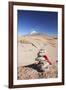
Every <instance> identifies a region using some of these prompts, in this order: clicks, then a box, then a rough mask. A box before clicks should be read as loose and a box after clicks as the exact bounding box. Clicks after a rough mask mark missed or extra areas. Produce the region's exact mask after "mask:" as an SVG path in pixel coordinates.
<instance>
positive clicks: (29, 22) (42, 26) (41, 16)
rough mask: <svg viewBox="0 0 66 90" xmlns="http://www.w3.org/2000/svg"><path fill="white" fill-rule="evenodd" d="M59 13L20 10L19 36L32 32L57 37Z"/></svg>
mask: <svg viewBox="0 0 66 90" xmlns="http://www.w3.org/2000/svg"><path fill="white" fill-rule="evenodd" d="M57 20H58V13H57V12H49V11H29V10H18V12H17V29H18V35H26V34H29V33H31V32H32V31H36V32H39V33H46V34H49V35H57V31H58V21H57Z"/></svg>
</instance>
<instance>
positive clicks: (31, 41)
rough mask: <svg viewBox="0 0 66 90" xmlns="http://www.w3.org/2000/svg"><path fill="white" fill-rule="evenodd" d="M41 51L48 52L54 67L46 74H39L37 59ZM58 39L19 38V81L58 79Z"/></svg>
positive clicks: (42, 36)
mask: <svg viewBox="0 0 66 90" xmlns="http://www.w3.org/2000/svg"><path fill="white" fill-rule="evenodd" d="M40 49H45V50H46V55H47V56H48V57H49V59H50V61H51V62H52V65H49V69H48V70H47V71H44V72H39V71H38V69H37V68H36V65H35V59H36V57H37V53H38V52H39V51H40ZM57 57H58V56H57V37H51V36H48V35H27V36H20V37H19V36H18V74H17V75H18V79H38V78H39V79H40V78H56V77H57V74H58V71H57V63H58V60H57Z"/></svg>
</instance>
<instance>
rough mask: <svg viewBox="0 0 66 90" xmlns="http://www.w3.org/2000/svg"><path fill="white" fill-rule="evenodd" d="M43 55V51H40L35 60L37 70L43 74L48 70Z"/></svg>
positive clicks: (47, 64)
mask: <svg viewBox="0 0 66 90" xmlns="http://www.w3.org/2000/svg"><path fill="white" fill-rule="evenodd" d="M44 55H45V49H41V50H40V51H39V53H38V55H37V58H36V61H37V62H38V64H37V69H38V71H40V72H44V71H46V70H48V67H49V63H48V62H47V60H46V59H45V58H44Z"/></svg>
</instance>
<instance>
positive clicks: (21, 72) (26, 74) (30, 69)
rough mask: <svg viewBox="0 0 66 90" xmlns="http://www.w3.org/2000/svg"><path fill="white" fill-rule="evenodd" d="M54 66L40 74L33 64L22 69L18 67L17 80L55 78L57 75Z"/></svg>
mask: <svg viewBox="0 0 66 90" xmlns="http://www.w3.org/2000/svg"><path fill="white" fill-rule="evenodd" d="M56 65H57V64H56ZM56 65H54V64H53V65H51V66H49V69H48V70H46V71H44V72H40V71H39V70H38V69H37V67H36V65H34V64H32V65H29V66H24V67H23V66H20V67H18V79H19V80H21V79H22V80H28V79H41V78H56V77H57V75H58V72H57V66H56Z"/></svg>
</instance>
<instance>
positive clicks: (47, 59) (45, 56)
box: [43, 55, 52, 65]
mask: <svg viewBox="0 0 66 90" xmlns="http://www.w3.org/2000/svg"><path fill="white" fill-rule="evenodd" d="M43 57H44V58H45V59H46V61H47V62H48V63H49V64H50V65H52V63H51V62H50V60H49V58H48V57H47V55H44V56H43Z"/></svg>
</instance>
